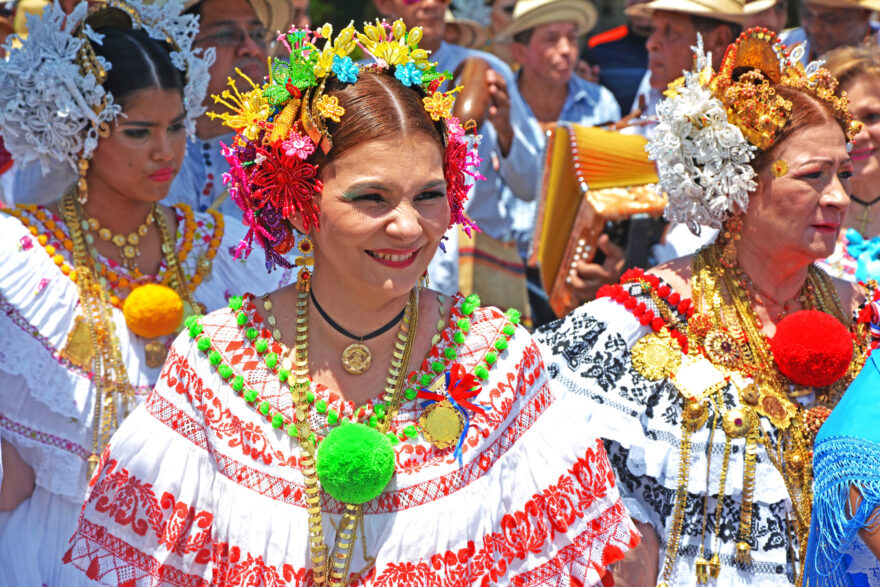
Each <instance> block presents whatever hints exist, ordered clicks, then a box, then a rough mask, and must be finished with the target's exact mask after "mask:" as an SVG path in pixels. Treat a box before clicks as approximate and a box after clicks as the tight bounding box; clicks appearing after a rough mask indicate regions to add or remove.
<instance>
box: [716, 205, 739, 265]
mask: <svg viewBox="0 0 880 587" xmlns="http://www.w3.org/2000/svg"><path fill="white" fill-rule="evenodd" d="M742 229H743V221H742V216H729V217H728V218H727V220H725V221H724V228H723V232H722V233H721V238H722V239H723V241H724V246H723V247H722V248H721V264H722V265H724V266H725V267H735V266H736V264H737V259H736V245H737V242H738V241H739V239H740V233H741V232H742Z"/></svg>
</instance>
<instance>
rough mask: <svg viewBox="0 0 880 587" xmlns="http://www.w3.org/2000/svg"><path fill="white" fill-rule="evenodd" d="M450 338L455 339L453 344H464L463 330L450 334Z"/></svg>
mask: <svg viewBox="0 0 880 587" xmlns="http://www.w3.org/2000/svg"><path fill="white" fill-rule="evenodd" d="M452 340H453V341H455V344H464V340H465V337H464V333H463V332H456V333H455V334H453V335H452Z"/></svg>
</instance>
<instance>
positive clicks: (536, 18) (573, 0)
mask: <svg viewBox="0 0 880 587" xmlns="http://www.w3.org/2000/svg"><path fill="white" fill-rule="evenodd" d="M597 18H598V15H597V14H596V7H595V6H593V4H592V3H591V2H588V1H587V0H519V1H518V2H517V3H516V7H515V8H514V9H513V21H512V22H511V23H510V24H509V25H507V27H506V28H505V29H504V30H502V31H501V32H500V33H499V34H498V37H499V38H500V39H509V38H510V37H513V36H514V35H516V34H518V33H521V32H523V31H528V30H531V29H533V28H536V27H539V26H543V25H545V24H550V23H554V22H573V23H575V24H576V25H577V32H578V35H583V34H585V33H587V32H589V31H590V29H592V28H593V27H594V26H595V25H596V20H597Z"/></svg>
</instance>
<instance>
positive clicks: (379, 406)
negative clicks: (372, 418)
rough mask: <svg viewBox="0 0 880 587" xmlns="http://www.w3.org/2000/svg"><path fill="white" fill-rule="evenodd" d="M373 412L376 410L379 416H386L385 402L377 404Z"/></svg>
mask: <svg viewBox="0 0 880 587" xmlns="http://www.w3.org/2000/svg"><path fill="white" fill-rule="evenodd" d="M373 412H375V414H376V415H377V416H379V417H380V418H384V417H385V404H376V405H375V406H374V407H373Z"/></svg>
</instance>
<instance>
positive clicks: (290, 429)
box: [287, 424, 299, 438]
mask: <svg viewBox="0 0 880 587" xmlns="http://www.w3.org/2000/svg"><path fill="white" fill-rule="evenodd" d="M298 434H299V433H298V432H297V431H296V424H291V425H289V426H288V427H287V435H288V436H289V437H291V438H296V437H297V435H298Z"/></svg>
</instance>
